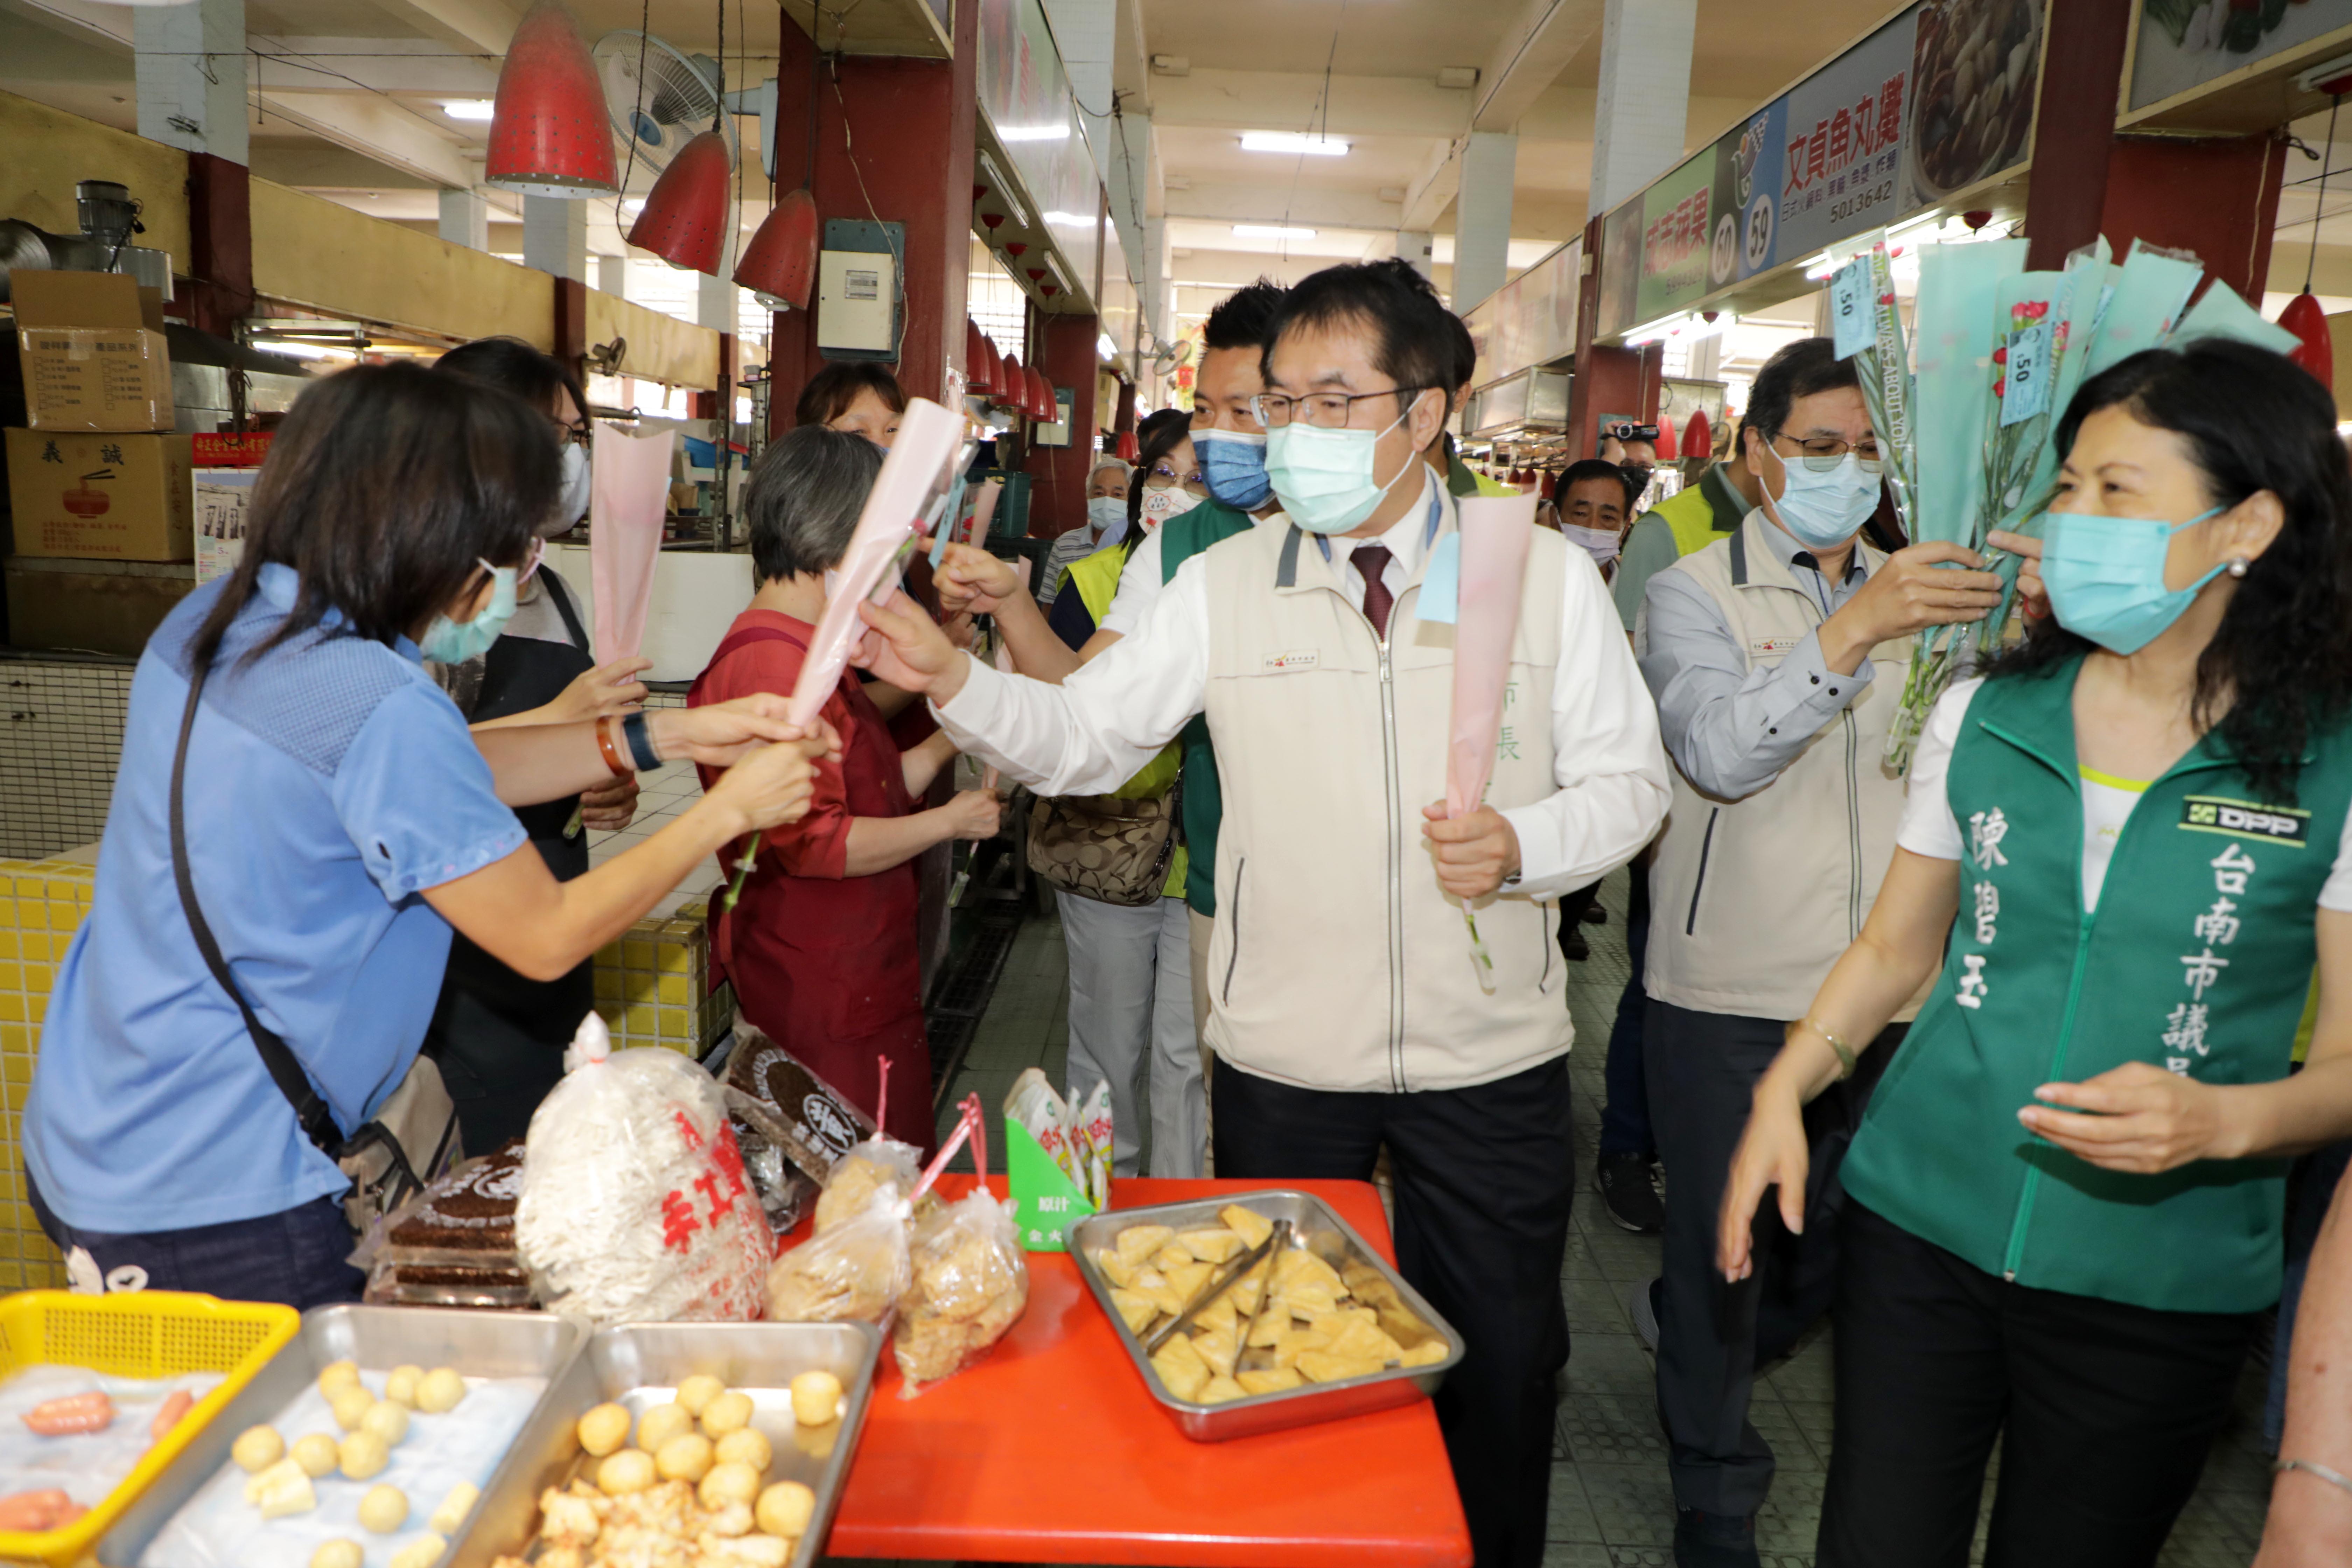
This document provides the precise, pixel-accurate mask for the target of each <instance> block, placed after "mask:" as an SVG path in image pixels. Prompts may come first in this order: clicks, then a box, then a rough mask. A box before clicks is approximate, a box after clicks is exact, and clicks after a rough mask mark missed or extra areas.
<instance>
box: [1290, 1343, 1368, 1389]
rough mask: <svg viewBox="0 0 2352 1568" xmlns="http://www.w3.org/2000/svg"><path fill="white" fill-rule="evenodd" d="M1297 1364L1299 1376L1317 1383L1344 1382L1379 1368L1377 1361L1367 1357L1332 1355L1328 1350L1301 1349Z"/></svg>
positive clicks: (1366, 1374) (1364, 1375)
mask: <svg viewBox="0 0 2352 1568" xmlns="http://www.w3.org/2000/svg"><path fill="white" fill-rule="evenodd" d="M1297 1366H1298V1371H1299V1374H1300V1375H1301V1376H1303V1377H1307V1378H1310V1379H1312V1380H1313V1381H1315V1382H1317V1383H1344V1382H1346V1381H1347V1380H1348V1379H1349V1378H1351V1377H1370V1375H1371V1374H1372V1373H1376V1372H1379V1371H1381V1363H1379V1362H1376V1361H1372V1360H1370V1358H1368V1357H1364V1356H1344V1355H1333V1354H1332V1353H1331V1352H1329V1351H1301V1352H1298V1362H1297Z"/></svg>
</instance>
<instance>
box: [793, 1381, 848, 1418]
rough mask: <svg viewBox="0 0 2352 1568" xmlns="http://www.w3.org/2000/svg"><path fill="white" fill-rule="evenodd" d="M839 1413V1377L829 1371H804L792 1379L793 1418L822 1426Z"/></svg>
mask: <svg viewBox="0 0 2352 1568" xmlns="http://www.w3.org/2000/svg"><path fill="white" fill-rule="evenodd" d="M840 1414H841V1379H839V1378H837V1377H835V1376H834V1375H833V1373H829V1372H804V1373H801V1374H800V1375H799V1376H798V1377H796V1378H794V1379H793V1420H795V1421H797V1422H799V1423H800V1424H801V1425H802V1426H824V1424H825V1423H826V1422H828V1421H830V1420H832V1419H833V1418H834V1417H835V1416H836V1415H840Z"/></svg>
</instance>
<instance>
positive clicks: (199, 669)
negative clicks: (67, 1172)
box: [172, 659, 343, 1159]
mask: <svg viewBox="0 0 2352 1568" xmlns="http://www.w3.org/2000/svg"><path fill="white" fill-rule="evenodd" d="M210 669H211V665H210V661H209V660H207V661H206V662H205V664H201V665H200V664H196V663H194V660H193V659H192V660H191V661H190V665H189V669H188V708H187V711H186V712H184V713H183V714H182V715H181V716H180V743H179V748H178V750H177V751H175V752H173V755H172V877H173V880H174V881H175V882H177V883H178V884H179V889H180V908H181V909H182V910H184V911H185V912H186V914H187V917H188V929H189V931H192V932H194V935H195V939H196V951H197V952H201V953H203V954H204V955H205V967H206V968H208V969H210V970H211V971H212V972H213V978H214V979H215V980H216V981H218V982H219V983H220V987H221V989H222V990H224V991H226V992H227V993H228V994H229V999H230V1000H231V1001H233V1002H235V1003H236V1010H237V1011H238V1012H239V1013H241V1014H243V1015H244V1016H245V1026H246V1030H247V1033H249V1034H251V1035H252V1037H253V1044H254V1047H255V1048H256V1049H257V1050H258V1051H259V1052H260V1053H261V1065H262V1066H264V1067H266V1068H268V1069H269V1077H270V1080H271V1081H272V1082H274V1083H275V1084H277V1085H278V1093H280V1094H282V1095H284V1096H285V1097H286V1100H287V1102H288V1103H289V1104H290V1105H291V1106H293V1108H294V1120H295V1121H296V1122H298V1123H299V1125H300V1126H301V1129H302V1135H303V1136H304V1137H305V1138H308V1139H309V1140H310V1142H312V1143H314V1144H316V1145H317V1146H318V1149H319V1152H320V1153H323V1154H325V1155H326V1156H327V1157H328V1158H329V1159H334V1158H335V1157H336V1151H337V1150H338V1149H340V1148H341V1147H342V1142H343V1138H342V1133H341V1131H340V1130H338V1129H337V1127H336V1126H335V1119H334V1115H333V1113H332V1112H331V1111H330V1110H328V1109H327V1102H326V1101H325V1100H322V1099H321V1098H320V1095H319V1091H318V1090H317V1089H313V1088H311V1087H310V1079H309V1078H307V1077H305V1076H304V1074H303V1072H302V1064H301V1063H299V1062H298V1061H296V1060H295V1059H294V1053H293V1051H292V1050H290V1049H289V1048H288V1047H287V1044H286V1042H285V1041H284V1040H282V1039H280V1038H278V1036H277V1035H275V1034H273V1033H271V1032H270V1030H269V1028H268V1026H267V1025H265V1024H263V1023H262V1021H261V1019H260V1018H259V1016H257V1015H256V1014H255V1012H254V1010H253V1007H252V1005H251V1004H249V1003H247V1001H246V999H245V993H243V992H242V991H239V990H238V989H237V988H236V978H235V977H234V976H232V975H231V974H230V973H229V969H228V963H227V962H226V960H224V959H223V958H222V957H221V950H220V944H219V943H218V942H215V941H214V940H213V931H212V927H211V926H209V925H207V924H205V912H204V910H202V909H201V908H200V907H198V905H197V903H196V884H195V879H194V877H192V876H191V875H190V874H189V870H188V825H187V821H186V817H185V816H184V813H183V812H182V810H181V797H182V795H184V793H185V787H186V784H187V773H188V736H189V735H190V734H191V733H192V732H193V731H194V729H195V726H196V706H197V703H198V701H199V700H200V699H201V698H202V697H203V696H204V690H205V676H206V675H207V674H209V673H210Z"/></svg>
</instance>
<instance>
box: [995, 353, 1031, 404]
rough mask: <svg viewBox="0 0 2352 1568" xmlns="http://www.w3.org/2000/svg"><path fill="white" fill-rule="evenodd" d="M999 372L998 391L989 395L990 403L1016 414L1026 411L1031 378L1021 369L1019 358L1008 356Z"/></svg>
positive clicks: (1012, 355)
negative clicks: (1011, 410)
mask: <svg viewBox="0 0 2352 1568" xmlns="http://www.w3.org/2000/svg"><path fill="white" fill-rule="evenodd" d="M998 370H999V374H998V376H997V381H996V390H995V391H994V392H993V393H992V394H991V395H989V399H988V400H989V402H991V403H992V404H994V405H996V406H997V407H999V408H1010V409H1013V410H1014V411H1016V412H1018V411H1021V410H1024V409H1026V408H1027V407H1028V405H1029V378H1028V376H1027V374H1026V373H1024V371H1023V370H1022V368H1021V360H1020V358H1019V356H1018V355H1014V354H1006V355H1005V356H1004V363H1003V364H1002V365H1001V366H999V367H998Z"/></svg>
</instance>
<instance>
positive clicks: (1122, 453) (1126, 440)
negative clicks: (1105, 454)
mask: <svg viewBox="0 0 2352 1568" xmlns="http://www.w3.org/2000/svg"><path fill="white" fill-rule="evenodd" d="M1118 456H1119V458H1120V460H1121V461H1123V462H1129V463H1132V462H1136V461H1138V460H1139V459H1140V458H1142V456H1143V447H1142V444H1141V443H1140V442H1139V441H1137V440H1136V438H1135V432H1134V431H1132V430H1122V431H1120V432H1119V433H1118Z"/></svg>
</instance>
